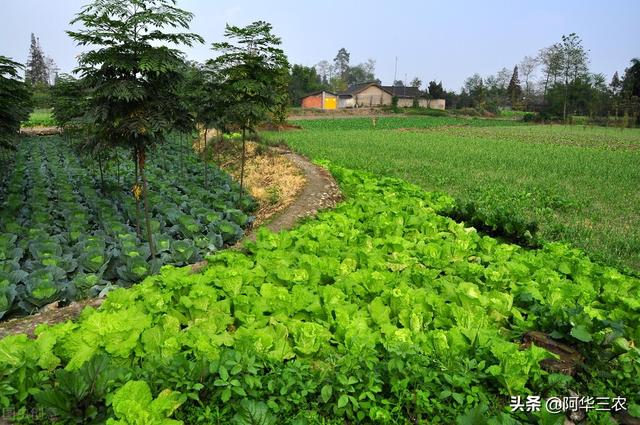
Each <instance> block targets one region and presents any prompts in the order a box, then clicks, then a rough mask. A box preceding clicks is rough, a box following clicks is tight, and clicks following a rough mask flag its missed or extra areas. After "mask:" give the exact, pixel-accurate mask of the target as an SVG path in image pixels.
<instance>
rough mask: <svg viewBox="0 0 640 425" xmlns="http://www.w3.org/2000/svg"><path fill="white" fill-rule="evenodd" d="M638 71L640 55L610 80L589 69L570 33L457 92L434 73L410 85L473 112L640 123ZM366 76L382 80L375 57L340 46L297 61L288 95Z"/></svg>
mask: <svg viewBox="0 0 640 425" xmlns="http://www.w3.org/2000/svg"><path fill="white" fill-rule="evenodd" d="M639 75H640V64H639V59H637V58H635V59H632V60H631V64H630V66H629V67H628V68H627V69H625V71H624V73H623V74H622V76H620V74H619V73H618V72H616V73H615V74H614V75H613V78H612V79H611V81H610V82H607V81H606V78H605V76H604V75H603V74H596V73H592V72H590V70H589V51H588V50H587V49H585V47H584V46H583V45H582V40H581V38H580V37H579V36H578V35H577V34H575V33H571V34H569V35H563V36H562V38H561V40H560V41H559V42H557V43H554V44H553V45H551V46H549V47H546V48H543V49H541V50H540V51H539V52H538V54H536V55H535V56H525V57H524V58H523V59H522V60H521V61H520V63H518V64H515V65H514V66H513V68H502V69H501V70H499V71H498V72H496V73H495V74H493V75H488V76H485V77H483V76H481V75H480V74H477V73H476V74H473V75H471V76H470V77H468V78H467V79H466V80H465V82H464V85H463V86H462V88H461V89H460V90H459V91H458V92H455V91H447V90H444V88H443V86H442V81H437V80H435V79H434V80H431V81H430V82H429V83H428V84H427V86H426V87H424V89H423V88H422V84H423V82H422V79H420V78H419V77H415V78H414V79H413V80H411V82H410V83H409V84H408V86H409V87H417V88H418V89H420V90H421V91H420V96H421V97H426V98H431V99H445V101H446V104H447V109H465V110H466V111H468V112H469V113H475V114H484V113H489V114H495V113H498V112H499V111H501V110H505V109H510V110H516V111H526V112H532V113H536V114H537V115H535V117H537V118H538V119H543V120H563V121H568V120H570V119H571V117H572V116H576V115H580V116H587V117H588V118H589V119H591V120H592V121H593V122H597V123H601V124H610V123H615V124H616V125H622V126H629V125H637V124H640V100H639V98H640V82H639V81H640V76H639ZM365 82H378V83H379V82H380V80H379V79H378V78H376V75H375V61H374V60H373V59H369V60H367V62H365V63H361V64H358V65H355V66H352V65H351V64H350V54H349V52H348V51H347V50H346V49H345V48H341V49H340V50H339V51H338V53H337V54H336V57H335V58H334V59H333V62H329V61H327V60H322V61H320V62H319V63H318V64H316V65H315V66H313V67H307V66H304V65H293V67H292V68H291V75H290V83H289V98H290V100H291V103H292V104H293V105H299V104H300V100H301V98H302V97H303V96H305V95H306V94H309V93H312V92H316V91H320V90H327V91H333V92H340V91H343V90H344V89H346V88H347V87H348V86H350V85H353V84H359V83H365ZM393 85H394V86H399V87H402V86H405V82H404V81H402V80H396V81H394V82H393ZM531 116H534V115H531Z"/></svg>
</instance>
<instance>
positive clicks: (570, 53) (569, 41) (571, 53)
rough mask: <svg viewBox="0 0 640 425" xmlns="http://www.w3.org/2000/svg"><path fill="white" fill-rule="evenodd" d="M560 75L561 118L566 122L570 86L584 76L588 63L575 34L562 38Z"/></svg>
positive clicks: (580, 41)
mask: <svg viewBox="0 0 640 425" xmlns="http://www.w3.org/2000/svg"><path fill="white" fill-rule="evenodd" d="M561 49H562V50H561V52H562V75H563V80H564V81H563V84H564V106H563V112H562V116H563V119H564V120H565V121H566V120H567V107H568V103H569V92H570V91H571V87H570V86H571V85H572V84H573V83H574V82H576V80H578V79H579V78H581V77H583V76H586V74H587V72H588V68H587V64H588V61H589V58H588V55H587V51H586V50H585V49H584V47H583V46H582V40H581V39H580V36H578V35H577V34H576V33H571V34H569V35H563V36H562V44H561Z"/></svg>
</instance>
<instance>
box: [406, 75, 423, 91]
mask: <svg viewBox="0 0 640 425" xmlns="http://www.w3.org/2000/svg"><path fill="white" fill-rule="evenodd" d="M409 86H410V87H417V88H418V89H419V88H420V87H421V86H422V80H421V79H420V77H415V78H414V79H413V80H411V83H409Z"/></svg>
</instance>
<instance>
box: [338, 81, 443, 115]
mask: <svg viewBox="0 0 640 425" xmlns="http://www.w3.org/2000/svg"><path fill="white" fill-rule="evenodd" d="M394 97H396V98H398V106H399V107H401V108H406V107H411V106H413V104H414V99H417V101H418V105H419V106H421V107H423V108H433V109H444V108H445V101H444V99H425V98H423V97H422V93H421V92H420V89H419V88H417V87H404V86H383V85H380V84H378V83H377V82H370V83H362V84H354V85H352V86H350V87H349V88H348V89H347V90H345V91H344V92H342V93H338V107H339V108H354V107H365V108H366V107H369V108H371V107H375V106H391V104H392V102H393V98H394Z"/></svg>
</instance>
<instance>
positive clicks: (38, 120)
mask: <svg viewBox="0 0 640 425" xmlns="http://www.w3.org/2000/svg"><path fill="white" fill-rule="evenodd" d="M55 125H56V120H55V119H54V118H53V114H52V112H51V109H48V108H36V109H34V110H33V112H31V115H29V120H28V121H26V122H24V123H22V127H52V126H55Z"/></svg>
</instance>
